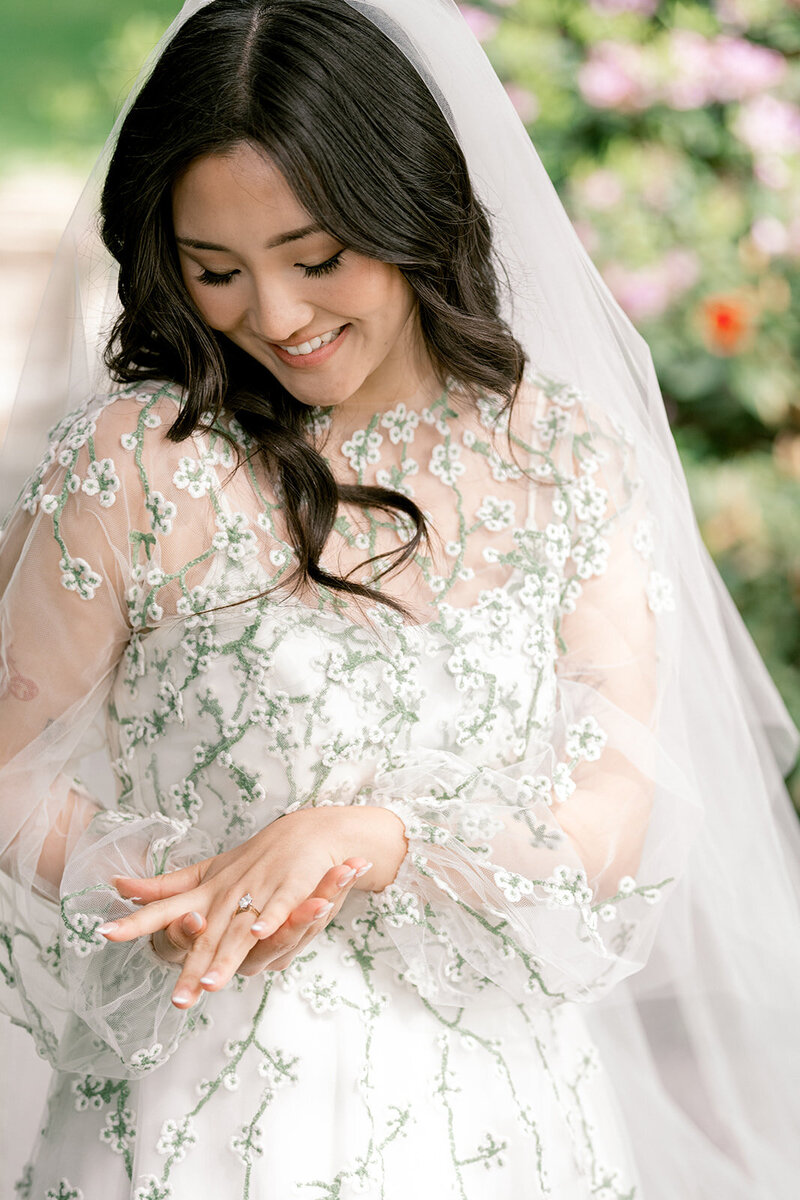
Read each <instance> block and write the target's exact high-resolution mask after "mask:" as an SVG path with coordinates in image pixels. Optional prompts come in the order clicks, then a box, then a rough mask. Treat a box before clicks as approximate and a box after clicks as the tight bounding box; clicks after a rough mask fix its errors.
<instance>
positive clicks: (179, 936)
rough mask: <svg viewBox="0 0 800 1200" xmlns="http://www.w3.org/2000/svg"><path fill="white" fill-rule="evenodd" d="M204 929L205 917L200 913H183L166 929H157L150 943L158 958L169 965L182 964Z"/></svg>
mask: <svg viewBox="0 0 800 1200" xmlns="http://www.w3.org/2000/svg"><path fill="white" fill-rule="evenodd" d="M205 927H206V920H205V917H204V916H202V915H201V914H200V913H198V912H188V913H184V914H183V915H182V916H180V917H176V918H175V920H174V921H171V922H170V924H169V925H168V926H167V927H166V929H157V930H156V932H155V933H154V934H153V935H152V937H151V939H150V941H151V944H152V946H153V949H154V950H155V952H156V954H157V955H158V956H159V958H163V959H164V961H165V962H169V963H182V962H183V960H184V959H185V958H186V955H187V954H188V952H189V951H190V950H191V948H192V946H193V944H194V939H195V938H196V937H197V935H198V933H201V932H202V931H203V930H204V929H205Z"/></svg>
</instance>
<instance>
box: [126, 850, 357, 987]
mask: <svg viewBox="0 0 800 1200" xmlns="http://www.w3.org/2000/svg"><path fill="white" fill-rule="evenodd" d="M355 862H356V865H357V868H358V869H360V868H361V867H362V866H363V867H364V868H365V869H369V864H368V863H367V862H366V860H364V859H361V858H357V859H356V860H355ZM339 873H340V874H341V873H342V872H341V868H340V871H339ZM345 873H347V872H346V870H345ZM326 874H329V872H326ZM324 878H325V877H324V876H323V879H324ZM354 878H355V876H354ZM244 882H245V881H244V880H242V881H241V882H240V884H239V885H238V886H244ZM350 882H352V880H351V881H350ZM251 890H252V891H253V893H254V894H256V895H257V889H256V888H252V889H251ZM335 890H336V889H335ZM290 895H291V893H290V890H289V887H288V885H287V886H284V887H279V888H278V889H277V891H275V892H274V893H273V894H272V896H270V898H269V902H268V910H265V911H263V912H262V914H261V919H262V921H265V922H266V929H267V935H268V936H274V935H276V934H278V939H277V942H276V943H275V945H274V946H273V949H272V952H271V953H272V954H274V953H275V950H276V949H277V950H279V952H280V953H285V952H286V950H287V949H289V948H291V946H292V945H294V944H296V942H297V941H298V940H299V936H300V935H301V934H302V931H303V928H304V927H306V926H307V925H308V924H309V920H308V918H309V916H310V917H311V919H312V920H313V919H314V914H315V913H316V909H317V907H319V905H316V906H314V908H313V909H312V911H311V913H309V912H308V911H307V910H305V911H304V912H303V913H302V914H301V917H302V918H303V920H302V922H301V926H300V929H299V931H298V923H297V921H288V918H289V917H290V915H291V913H292V911H293V909H295V908H297V907H299V905H298V902H297V898H296V896H295V898H294V899H289V898H288V897H289V896H290ZM306 899H310V897H306ZM321 899H323V900H325V899H326V897H322V898H321ZM302 903H305V901H303V902H302ZM150 907H152V908H157V907H158V905H157V904H154V905H151V906H150ZM231 909H232V910H233V911H231V910H228V911H227V912H226V911H225V910H224V908H219V907H218V908H217V910H215V911H214V913H212V914H210V915H209V918H208V928H207V929H206V930H205V931H204V933H202V934H200V935H198V937H197V939H196V941H195V944H194V947H193V948H192V950H190V952H189V954H188V955H187V958H186V961H185V963H184V964H183V971H182V972H181V975H180V977H179V979H178V982H177V985H176V987H175V989H174V991H173V994H172V1000H173V1003H174V1004H175V1005H176V1006H177V1007H179V1008H189V1007H191V1005H192V1004H194V1003H195V1002H196V1001H197V1000H198V999H199V998H200V996H201V995H202V994H203V992H204V991H219V990H220V989H221V988H223V987H225V986H226V985H227V984H228V983H229V982H230V980H231V979H232V978H233V976H234V974H235V973H236V971H237V970H238V969H239V967H240V966H241V965H242V963H243V961H244V960H245V959H246V958H247V955H248V954H249V953H250V951H251V950H252V948H253V945H254V944H255V943H254V938H255V935H254V934H253V933H252V932H251V930H250V925H249V924H248V922H247V920H244V919H243V915H244V917H246V916H247V913H246V912H245V914H240V913H238V912H237V911H236V909H235V906H234V905H233V903H232V904H231ZM138 915H139V914H136V916H138ZM125 919H126V920H129V921H130V920H135V919H136V918H135V917H133V918H131V917H129V918H125ZM287 921H288V924H287V925H286V928H284V929H283V930H282V932H279V931H280V930H281V927H282V926H284V925H285V923H286V922H287Z"/></svg>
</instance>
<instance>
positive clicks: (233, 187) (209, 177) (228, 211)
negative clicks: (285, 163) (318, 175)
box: [172, 143, 309, 236]
mask: <svg viewBox="0 0 800 1200" xmlns="http://www.w3.org/2000/svg"><path fill="white" fill-rule="evenodd" d="M172 211H173V218H174V221H175V225H176V232H177V233H178V234H180V233H182V232H185V231H184V230H183V229H181V228H178V226H179V225H181V226H182V225H183V224H184V223H187V222H195V221H198V220H202V221H203V224H204V226H206V225H207V224H209V223H213V226H214V229H215V230H216V231H219V230H220V229H228V230H230V231H231V232H234V231H235V230H236V228H237V226H240V225H241V223H242V222H243V221H244V222H248V223H249V222H251V221H258V223H259V225H260V227H261V230H262V232H263V233H264V234H268V233H269V231H270V229H272V228H273V227H274V228H275V229H278V227H279V226H280V228H284V227H285V224H286V221H287V220H290V221H291V220H294V221H296V222H297V223H298V224H302V223H303V222H304V221H307V220H308V216H309V214H308V213H307V211H306V210H305V209H304V208H303V206H302V205H301V204H300V202H299V200H298V199H297V197H296V196H295V194H294V192H293V191H292V189H291V188H290V186H289V184H288V183H287V181H286V179H285V178H284V176H283V175H282V174H281V172H280V171H279V170H278V168H277V166H276V165H275V163H274V162H273V161H272V160H271V159H270V158H268V157H267V155H266V154H265V153H264V152H263V151H260V150H258V149H256V148H255V147H254V146H251V145H249V144H247V143H241V144H239V145H237V146H233V147H231V148H230V149H228V150H225V151H222V152H219V153H215V154H205V155H203V156H202V157H200V158H196V159H195V160H194V161H193V162H192V163H190V165H189V166H188V167H187V168H186V170H185V171H183V173H182V174H181V175H180V176H179V177H178V179H177V180H176V181H175V183H174V185H173V188H172ZM189 232H190V233H192V234H193V235H194V236H197V230H196V229H194V228H192V229H190V230H189ZM204 232H206V233H208V229H207V228H206V229H204Z"/></svg>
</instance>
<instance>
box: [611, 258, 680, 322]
mask: <svg viewBox="0 0 800 1200" xmlns="http://www.w3.org/2000/svg"><path fill="white" fill-rule="evenodd" d="M699 276H700V264H699V262H698V260H697V256H696V255H695V254H694V253H693V252H692V251H691V250H685V249H681V248H675V249H673V250H670V251H669V252H668V253H667V254H665V255H664V257H663V258H662V259H661V261H660V262H656V263H650V264H649V265H648V266H646V267H640V268H638V269H636V270H632V269H630V268H628V267H625V266H623V264H622V263H610V264H609V265H608V266H607V267H606V268H605V269H604V271H603V278H604V279H605V281H606V283H607V284H608V286H609V288H610V289H611V291H612V293H613V295H614V297H615V298H616V300H617V302H618V303H619V304H620V305H621V307H622V308H623V309H624V310H625V312H626V313H627V314H628V316H629V317H630V318H631V320H633V321H636V320H640V321H641V320H652V319H653V318H654V317H659V316H661V314H662V313H663V312H664V311H665V310H666V309H667V308H668V307H669V305H670V304H671V303H672V302H673V300H675V299H676V298H677V297H678V296H680V295H681V294H682V293H683V292H685V291H686V290H687V289H688V288H690V287H691V286H692V284H693V283H695V282H696V280H697V279H698V278H699Z"/></svg>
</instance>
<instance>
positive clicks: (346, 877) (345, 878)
mask: <svg viewBox="0 0 800 1200" xmlns="http://www.w3.org/2000/svg"><path fill="white" fill-rule="evenodd" d="M355 877H356V869H355V867H348V868H347V870H346V871H343V872H342V875H341V877H340V879H339V887H345V885H346V884H348V883H349V882H350V880H351V879H355Z"/></svg>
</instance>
